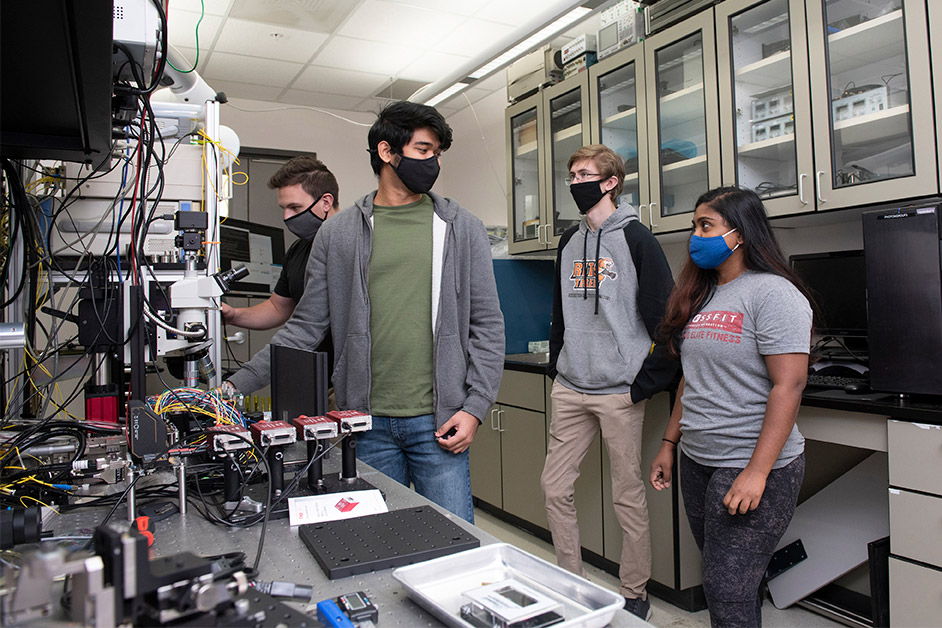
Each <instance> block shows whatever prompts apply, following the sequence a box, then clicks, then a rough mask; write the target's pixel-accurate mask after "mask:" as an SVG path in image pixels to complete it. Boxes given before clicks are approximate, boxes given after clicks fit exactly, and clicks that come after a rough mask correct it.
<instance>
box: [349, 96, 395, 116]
mask: <svg viewBox="0 0 942 628" xmlns="http://www.w3.org/2000/svg"><path fill="white" fill-rule="evenodd" d="M389 102H390V100H389V99H388V98H366V99H364V100H363V102H361V103H360V104H359V105H357V106H356V107H354V108H353V109H352V111H365V112H367V113H372V114H374V115H375V114H377V113H379V111H380V109H382V108H383V107H385V106H386V105H387V104H388V103H389Z"/></svg>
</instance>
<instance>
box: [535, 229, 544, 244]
mask: <svg viewBox="0 0 942 628" xmlns="http://www.w3.org/2000/svg"><path fill="white" fill-rule="evenodd" d="M536 243H537V244H543V225H537V226H536Z"/></svg>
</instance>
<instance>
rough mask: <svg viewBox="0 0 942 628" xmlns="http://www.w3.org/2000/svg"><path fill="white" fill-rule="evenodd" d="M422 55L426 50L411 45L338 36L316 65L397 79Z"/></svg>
mask: <svg viewBox="0 0 942 628" xmlns="http://www.w3.org/2000/svg"><path fill="white" fill-rule="evenodd" d="M420 54H422V50H420V49H418V48H415V47H413V46H409V45H408V43H404V44H403V45H396V44H389V43H381V42H376V41H366V40H362V39H351V38H350V37H340V36H334V37H332V38H331V39H330V40H329V41H328V42H327V45H326V46H324V48H323V49H322V50H321V51H320V52H319V53H318V54H317V56H316V57H315V58H314V61H313V63H315V64H317V65H320V66H326V67H331V68H339V69H341V70H357V71H359V72H369V73H373V74H382V75H384V76H396V75H397V74H399V71H400V70H402V68H404V67H405V66H407V65H409V64H410V63H412V62H413V61H415V60H416V59H418V57H419V55H420Z"/></svg>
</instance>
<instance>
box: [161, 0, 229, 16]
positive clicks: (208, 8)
mask: <svg viewBox="0 0 942 628" xmlns="http://www.w3.org/2000/svg"><path fill="white" fill-rule="evenodd" d="M201 4H202V7H203V9H204V11H205V13H206V15H225V14H227V13H228V12H229V6H230V5H231V4H232V0H202V2H201V0H173V2H171V3H170V16H171V18H172V17H173V14H174V13H175V12H176V11H177V10H178V9H182V10H184V11H193V12H194V13H197V14H199V13H200V5H201Z"/></svg>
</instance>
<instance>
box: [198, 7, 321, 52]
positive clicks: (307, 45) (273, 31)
mask: <svg viewBox="0 0 942 628" xmlns="http://www.w3.org/2000/svg"><path fill="white" fill-rule="evenodd" d="M274 35H277V37H275V36H274ZM326 39H327V35H325V34H323V33H314V32H311V31H302V30H298V29H295V28H288V27H286V26H272V25H270V24H262V23H260V22H247V21H245V20H237V19H233V18H230V19H228V20H226V23H225V25H224V26H223V27H222V32H221V33H220V34H219V38H218V39H217V40H216V47H215V50H217V51H219V52H234V53H238V54H243V55H250V56H253V57H265V58H268V59H277V60H280V61H295V62H298V63H305V62H306V61H307V60H308V59H310V58H311V57H312V56H313V55H314V53H315V52H316V51H317V49H318V48H320V46H321V44H323V43H324V41H325V40H326Z"/></svg>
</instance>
